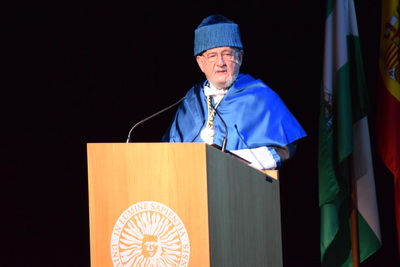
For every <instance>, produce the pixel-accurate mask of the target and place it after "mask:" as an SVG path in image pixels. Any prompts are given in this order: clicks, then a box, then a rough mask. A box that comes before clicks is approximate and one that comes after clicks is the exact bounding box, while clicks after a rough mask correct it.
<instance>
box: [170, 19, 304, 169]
mask: <svg viewBox="0 0 400 267" xmlns="http://www.w3.org/2000/svg"><path fill="white" fill-rule="evenodd" d="M243 55H244V51H243V45H242V40H241V35H240V30H239V26H238V25H237V24H236V23H234V22H233V21H231V20H229V19H227V18H226V17H224V16H222V15H211V16H209V17H207V18H205V19H204V20H203V21H202V22H201V23H200V25H199V26H198V27H197V29H196V30H195V40H194V56H195V57H196V61H197V63H198V65H199V67H200V69H201V71H202V72H203V73H204V74H205V77H206V80H205V81H202V82H200V83H198V84H196V85H194V86H193V87H192V88H191V89H190V90H189V91H188V93H187V94H186V98H185V100H184V101H183V102H182V103H181V104H180V106H179V107H178V110H177V112H176V114H175V117H174V118H173V121H172V123H171V125H170V127H169V128H168V130H167V131H166V133H165V134H164V137H163V141H165V142H205V143H207V144H210V145H214V146H219V147H225V146H226V149H227V150H229V151H230V152H232V153H234V154H236V155H238V156H240V157H242V158H244V159H246V160H247V161H248V162H250V165H251V166H253V167H254V168H257V169H264V170H265V169H279V168H280V167H281V165H282V163H283V162H284V161H286V160H288V159H289V158H290V157H292V156H293V154H294V152H295V150H296V142H297V140H298V139H300V138H303V137H305V136H306V133H305V131H304V130H303V128H302V127H301V126H300V124H299V123H298V122H297V120H296V119H295V118H294V116H293V115H292V114H291V112H290V111H289V109H288V108H287V107H286V105H285V104H284V103H283V101H282V100H281V99H280V97H279V96H278V95H277V94H276V93H275V92H274V91H273V90H272V89H270V88H269V87H268V86H267V85H266V84H265V83H263V82H262V81H261V80H256V79H254V78H253V77H251V76H250V75H246V74H240V67H241V65H242V62H243ZM227 133H228V134H227ZM224 142H226V144H225V143H224Z"/></svg>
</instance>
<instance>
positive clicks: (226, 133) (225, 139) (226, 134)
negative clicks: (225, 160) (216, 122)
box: [210, 104, 228, 152]
mask: <svg viewBox="0 0 400 267" xmlns="http://www.w3.org/2000/svg"><path fill="white" fill-rule="evenodd" d="M210 106H211V107H212V108H213V110H214V111H215V113H216V114H217V116H218V117H219V119H220V120H221V121H222V123H223V124H224V126H225V136H224V139H223V140H222V147H221V151H222V152H226V141H227V139H228V126H227V125H226V123H225V121H224V119H223V118H222V116H221V115H220V114H219V112H218V110H217V109H216V108H215V107H214V106H213V105H212V104H211V105H210Z"/></svg>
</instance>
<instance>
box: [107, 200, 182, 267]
mask: <svg viewBox="0 0 400 267" xmlns="http://www.w3.org/2000/svg"><path fill="white" fill-rule="evenodd" d="M189 252H190V247H189V238H188V235H187V232H186V229H185V227H184V225H183V223H182V221H181V220H180V218H179V217H178V216H177V215H176V214H175V213H174V212H173V211H172V210H171V209H169V208H168V207H167V206H165V205H163V204H161V203H157V202H151V201H147V202H140V203H137V204H135V205H133V206H131V207H129V208H128V209H127V210H125V212H124V213H122V214H121V216H120V218H119V219H118V220H117V222H116V224H115V226H114V229H113V232H112V236H111V257H112V260H113V263H114V266H135V267H136V266H152V267H156V266H188V263H189Z"/></svg>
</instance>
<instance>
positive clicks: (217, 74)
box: [196, 46, 243, 89]
mask: <svg viewBox="0 0 400 267" xmlns="http://www.w3.org/2000/svg"><path fill="white" fill-rule="evenodd" d="M196 60H197V64H199V67H200V69H201V71H202V72H203V73H204V74H205V75H206V78H207V80H208V81H209V82H210V83H211V84H212V85H214V86H215V87H216V88H217V89H228V88H229V87H230V86H231V85H232V83H233V82H234V81H235V79H236V77H237V75H238V74H239V70H240V66H241V65H242V60H243V51H240V52H239V51H238V50H236V49H234V48H230V47H227V46H224V47H217V48H213V49H209V50H207V51H205V52H204V53H203V54H202V55H201V56H197V57H196Z"/></svg>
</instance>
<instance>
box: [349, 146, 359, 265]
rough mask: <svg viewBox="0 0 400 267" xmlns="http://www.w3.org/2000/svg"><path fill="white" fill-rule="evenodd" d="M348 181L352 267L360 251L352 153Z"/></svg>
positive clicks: (356, 261)
mask: <svg viewBox="0 0 400 267" xmlns="http://www.w3.org/2000/svg"><path fill="white" fill-rule="evenodd" d="M350 158H351V160H350V180H351V254H352V259H353V267H358V266H359V264H360V251H359V250H360V249H359V239H358V218H357V217H358V205H357V181H356V178H355V177H356V176H355V172H354V152H353V153H352V154H351V156H350Z"/></svg>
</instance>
